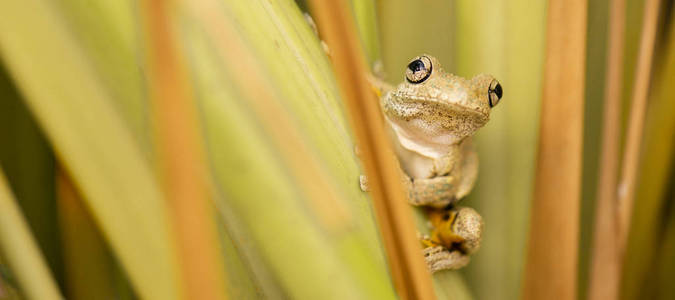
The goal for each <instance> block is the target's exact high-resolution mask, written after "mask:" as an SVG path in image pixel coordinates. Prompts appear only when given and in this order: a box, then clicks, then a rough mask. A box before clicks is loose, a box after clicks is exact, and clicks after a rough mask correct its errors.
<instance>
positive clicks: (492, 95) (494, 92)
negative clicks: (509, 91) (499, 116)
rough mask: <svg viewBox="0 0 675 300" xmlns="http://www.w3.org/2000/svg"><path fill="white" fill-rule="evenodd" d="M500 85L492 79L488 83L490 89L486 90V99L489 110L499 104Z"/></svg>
mask: <svg viewBox="0 0 675 300" xmlns="http://www.w3.org/2000/svg"><path fill="white" fill-rule="evenodd" d="M502 93H503V91H502V85H501V84H499V81H497V79H492V81H491V82H490V87H489V89H488V99H489V101H490V108H492V107H494V106H495V105H497V103H499V100H500V99H502Z"/></svg>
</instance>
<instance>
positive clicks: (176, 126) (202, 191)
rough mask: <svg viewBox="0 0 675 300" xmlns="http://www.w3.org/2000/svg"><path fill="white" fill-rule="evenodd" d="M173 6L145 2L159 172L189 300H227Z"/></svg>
mask: <svg viewBox="0 0 675 300" xmlns="http://www.w3.org/2000/svg"><path fill="white" fill-rule="evenodd" d="M171 3H173V2H171V1H168V2H167V1H162V0H147V1H144V2H143V3H142V8H143V10H142V13H143V16H144V19H145V20H144V21H145V24H144V25H145V30H146V35H145V37H146V40H147V43H148V45H147V49H148V52H147V54H146V55H147V63H148V67H149V74H150V75H149V80H148V82H149V90H150V95H151V108H152V112H153V117H154V119H155V127H156V129H155V133H156V142H157V148H156V149H157V155H158V158H159V160H158V161H159V168H160V171H161V174H162V176H163V177H162V178H161V179H162V180H163V182H162V183H163V187H164V193H165V196H166V198H167V201H169V205H168V207H169V209H170V210H171V214H170V215H171V217H172V221H173V222H172V223H173V228H172V229H173V232H175V237H176V242H177V243H178V246H179V247H178V249H179V253H178V258H179V260H180V264H181V278H180V279H181V280H182V282H183V284H184V286H183V295H181V296H182V297H180V298H184V299H225V298H226V294H225V288H224V284H225V273H224V262H223V261H222V257H221V256H220V251H219V242H218V240H217V231H216V224H215V220H214V219H213V217H214V215H215V214H214V213H213V208H212V207H211V206H210V205H211V204H210V202H209V201H208V200H209V199H210V197H211V194H210V191H209V188H208V184H207V178H206V176H207V170H206V167H205V166H206V164H205V157H204V151H203V149H202V139H201V138H200V135H199V132H200V130H199V123H198V120H197V115H198V114H197V108H196V105H195V103H194V101H193V99H192V97H191V95H192V94H191V92H190V86H189V84H188V80H187V78H188V75H187V71H186V66H185V65H184V64H183V63H182V61H181V56H180V51H179V48H178V44H177V42H176V41H175V39H174V32H172V30H171V28H172V24H170V23H169V20H170V18H169V16H170V14H169V12H170V9H171V8H172V7H171V6H170V4H171Z"/></svg>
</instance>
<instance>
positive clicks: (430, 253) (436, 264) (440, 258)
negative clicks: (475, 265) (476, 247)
mask: <svg viewBox="0 0 675 300" xmlns="http://www.w3.org/2000/svg"><path fill="white" fill-rule="evenodd" d="M422 253H424V260H425V261H426V263H427V267H428V268H429V271H431V273H435V272H438V271H442V270H459V269H461V268H463V267H465V266H466V265H467V264H469V260H470V258H469V255H466V254H464V253H462V252H461V251H459V250H448V249H446V248H445V247H443V246H434V247H427V248H425V249H424V250H422Z"/></svg>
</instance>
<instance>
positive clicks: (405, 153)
mask: <svg viewBox="0 0 675 300" xmlns="http://www.w3.org/2000/svg"><path fill="white" fill-rule="evenodd" d="M389 124H390V125H391V129H392V131H393V133H394V134H393V135H394V139H395V140H398V142H399V145H397V154H398V156H399V160H400V161H401V166H402V167H403V169H404V170H405V171H406V173H408V175H410V176H411V177H412V178H429V177H431V176H433V175H434V170H433V169H434V160H436V159H438V158H440V157H442V156H443V155H445V154H447V153H448V151H449V148H450V147H451V146H452V145H455V144H456V143H457V141H458V140H460V139H461V138H460V137H458V136H457V135H455V134H452V133H451V132H450V131H449V130H447V129H444V128H442V127H441V126H440V124H437V123H433V122H428V121H425V120H422V119H412V120H410V121H407V122H402V123H397V122H389Z"/></svg>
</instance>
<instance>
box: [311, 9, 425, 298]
mask: <svg viewBox="0 0 675 300" xmlns="http://www.w3.org/2000/svg"><path fill="white" fill-rule="evenodd" d="M310 3H311V4H312V5H311V8H312V10H313V12H314V13H315V16H316V19H317V24H318V28H319V31H320V32H321V34H322V37H323V38H325V40H326V42H327V44H328V46H329V48H330V51H331V54H330V55H331V60H332V61H333V67H334V70H335V74H336V77H337V79H338V84H339V86H340V91H341V95H342V98H343V101H344V102H345V106H346V107H347V110H348V112H349V116H350V117H351V118H350V119H351V124H352V128H353V129H354V132H355V135H356V138H357V142H358V145H359V147H360V151H361V153H362V155H361V158H362V161H363V164H364V167H365V171H366V175H367V176H368V184H369V186H370V188H371V192H370V193H371V196H372V198H373V206H374V207H375V213H376V216H377V221H378V224H379V228H380V232H381V233H382V237H383V240H384V244H385V249H386V251H387V258H388V261H389V268H390V270H391V275H392V277H393V281H394V285H395V286H396V289H397V291H398V295H399V297H400V298H401V299H434V298H435V295H434V291H433V286H432V283H431V275H430V273H429V271H428V270H427V268H426V265H425V263H424V261H423V259H422V252H421V249H420V245H419V242H418V241H417V238H416V236H415V225H414V223H413V220H412V213H411V210H410V207H408V205H407V201H406V199H405V196H404V193H403V187H402V186H401V183H400V182H401V181H400V174H399V173H398V169H397V167H396V162H395V160H394V155H393V152H392V151H391V149H390V145H389V141H388V140H387V135H386V134H385V130H384V124H383V123H382V121H381V120H382V118H381V116H380V108H379V106H378V102H377V99H375V95H374V93H373V91H372V89H371V87H370V86H369V83H368V81H367V78H366V76H367V73H368V69H367V68H366V62H365V59H364V57H363V55H362V54H361V53H360V51H361V49H362V48H361V47H360V45H359V42H358V39H357V37H356V30H355V28H354V24H353V21H352V18H351V16H350V14H349V11H348V10H347V8H346V1H340V0H338V1H321V0H314V1H310Z"/></svg>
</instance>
